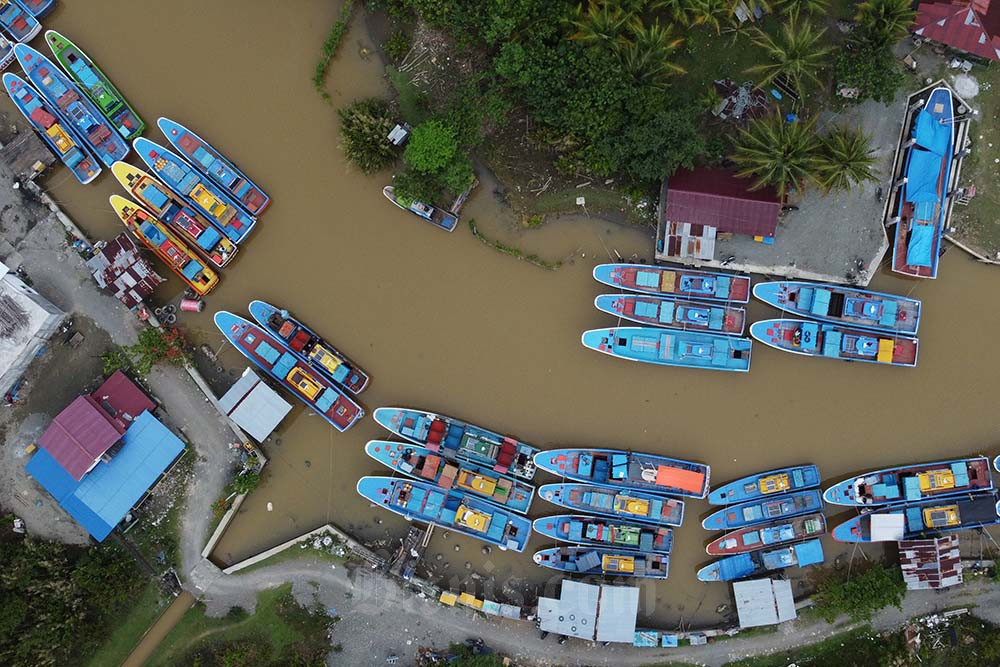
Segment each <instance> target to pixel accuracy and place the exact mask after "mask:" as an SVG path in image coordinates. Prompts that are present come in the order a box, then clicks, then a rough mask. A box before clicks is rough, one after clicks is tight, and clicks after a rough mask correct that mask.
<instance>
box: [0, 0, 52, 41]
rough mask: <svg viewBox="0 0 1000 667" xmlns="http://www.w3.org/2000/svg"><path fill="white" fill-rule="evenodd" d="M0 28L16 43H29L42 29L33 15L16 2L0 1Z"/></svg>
mask: <svg viewBox="0 0 1000 667" xmlns="http://www.w3.org/2000/svg"><path fill="white" fill-rule="evenodd" d="M0 26H3V29H4V31H5V32H6V33H7V34H8V35H10V36H11V37H13V38H14V39H15V40H16V41H18V42H30V41H31V40H33V39H34V38H35V35H37V34H38V33H39V32H40V31H41V29H42V24H41V23H39V22H38V19H37V18H36V17H35V15H34V14H33V13H32V12H31V11H29V10H28V9H26V8H25V7H24V5H22V4H21V3H20V2H18V0H0Z"/></svg>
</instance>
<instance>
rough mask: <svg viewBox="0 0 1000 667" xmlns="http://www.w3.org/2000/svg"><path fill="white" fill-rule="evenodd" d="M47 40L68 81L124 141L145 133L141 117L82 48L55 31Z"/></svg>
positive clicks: (48, 34)
mask: <svg viewBox="0 0 1000 667" xmlns="http://www.w3.org/2000/svg"><path fill="white" fill-rule="evenodd" d="M45 41H46V42H47V43H48V45H49V49H50V50H51V51H52V55H53V56H55V59H56V60H58V61H59V64H60V65H62V67H63V69H64V70H65V71H66V73H67V74H68V75H69V78H71V79H72V80H73V82H74V83H76V85H77V86H79V87H80V90H82V91H83V92H84V94H86V95H87V97H89V98H90V99H91V101H92V102H93V103H94V104H96V105H97V108H98V109H100V111H101V113H102V114H104V117H105V118H107V119H108V120H109V121H111V122H112V123H113V124H114V126H115V128H116V129H117V130H118V133H119V134H120V135H121V136H122V138H124V139H133V138H134V137H138V136H139V135H140V134H142V131H143V130H145V129H146V124H145V123H144V122H143V121H142V119H141V118H139V114H137V113H136V112H135V109H133V108H132V107H131V106H130V105H129V103H128V100H126V99H125V96H124V95H122V94H121V93H120V92H118V89H117V88H115V84H113V83H111V79H109V78H108V77H107V75H106V74H104V72H102V71H101V68H100V67H98V66H97V65H96V64H95V63H94V61H93V60H91V59H90V58H89V57H88V56H87V54H86V53H84V52H83V51H82V50H81V49H80V47H78V46H77V45H76V44H74V43H73V42H71V41H69V40H68V39H66V38H65V37H63V36H62V35H60V34H59V33H58V32H56V31H55V30H46V31H45Z"/></svg>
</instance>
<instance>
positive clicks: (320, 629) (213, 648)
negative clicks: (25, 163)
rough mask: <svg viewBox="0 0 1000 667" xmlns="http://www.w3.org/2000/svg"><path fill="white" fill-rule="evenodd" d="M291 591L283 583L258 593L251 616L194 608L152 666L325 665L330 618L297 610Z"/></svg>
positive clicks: (318, 612)
mask: <svg viewBox="0 0 1000 667" xmlns="http://www.w3.org/2000/svg"><path fill="white" fill-rule="evenodd" d="M291 590H292V587H291V584H286V585H284V586H281V587H280V588H276V589H272V590H268V591H262V592H261V593H260V594H259V595H258V596H257V611H256V613H254V614H253V615H248V614H247V613H246V612H245V611H243V610H237V611H235V612H231V613H230V614H229V615H227V616H225V617H223V618H209V617H207V616H205V613H204V606H203V605H201V604H200V603H199V604H196V605H195V606H194V607H192V608H191V609H190V610H189V611H188V612H187V613H186V614H185V615H184V617H183V618H181V620H180V622H179V623H178V624H177V625H176V626H175V627H174V629H173V630H171V631H170V633H169V634H168V635H167V636H166V637H165V638H164V639H163V641H162V642H161V643H160V645H159V646H158V647H157V649H156V652H155V653H154V654H153V656H152V658H151V659H150V662H149V664H150V665H151V667H157V666H160V665H164V666H165V665H169V666H170V667H175V666H177V667H194V666H198V667H213V666H216V665H217V666H219V667H244V666H245V667H250V666H251V665H252V666H254V667H272V666H273V667H277V666H278V665H303V666H310V667H311V666H313V665H315V666H317V667H318V666H320V665H323V664H325V658H326V654H327V652H328V651H329V644H328V640H327V629H328V627H329V625H330V623H331V619H330V618H329V617H328V616H326V614H324V613H323V612H322V611H320V610H317V609H305V608H303V607H301V606H300V605H299V604H298V603H297V602H296V601H295V599H294V598H293V597H292V593H291Z"/></svg>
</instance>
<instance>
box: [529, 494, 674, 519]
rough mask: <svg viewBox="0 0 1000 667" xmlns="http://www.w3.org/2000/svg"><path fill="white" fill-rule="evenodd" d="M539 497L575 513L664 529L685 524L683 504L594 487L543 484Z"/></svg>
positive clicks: (652, 495)
mask: <svg viewBox="0 0 1000 667" xmlns="http://www.w3.org/2000/svg"><path fill="white" fill-rule="evenodd" d="M538 497H539V498H541V499H542V500H544V501H546V502H550V503H552V504H553V505H559V506H560V507H565V508H566V509H570V510H573V511H575V512H585V513H588V514H596V515H598V516H606V517H612V518H615V519H625V520H628V521H641V522H644V523H651V524H655V525H662V526H679V525H681V523H683V522H684V501H683V500H680V499H677V498H666V497H663V496H657V495H654V494H652V493H643V492H642V491H632V490H619V489H616V488H613V487H610V486H597V485H594V484H543V485H542V486H540V487H538Z"/></svg>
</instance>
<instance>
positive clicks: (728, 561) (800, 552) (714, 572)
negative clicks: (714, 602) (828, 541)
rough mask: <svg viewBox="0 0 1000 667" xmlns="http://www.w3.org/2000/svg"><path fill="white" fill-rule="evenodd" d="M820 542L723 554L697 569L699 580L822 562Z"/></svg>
mask: <svg viewBox="0 0 1000 667" xmlns="http://www.w3.org/2000/svg"><path fill="white" fill-rule="evenodd" d="M824 558H825V556H824V555H823V544H822V542H820V541H819V540H809V541H807V542H800V543H798V544H793V545H791V546H786V547H778V548H776V549H761V550H760V551H751V552H749V553H742V554H736V555H735V556H726V557H725V558H720V559H718V560H716V561H713V562H712V563H710V564H709V565H706V566H705V567H703V568H701V569H700V570H698V580H699V581H737V580H739V579H746V578H748V577H755V576H758V575H761V574H765V573H767V572H775V571H777V570H783V569H785V568H787V567H807V566H809V565H817V564H819V563H822V562H823V560H824Z"/></svg>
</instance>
